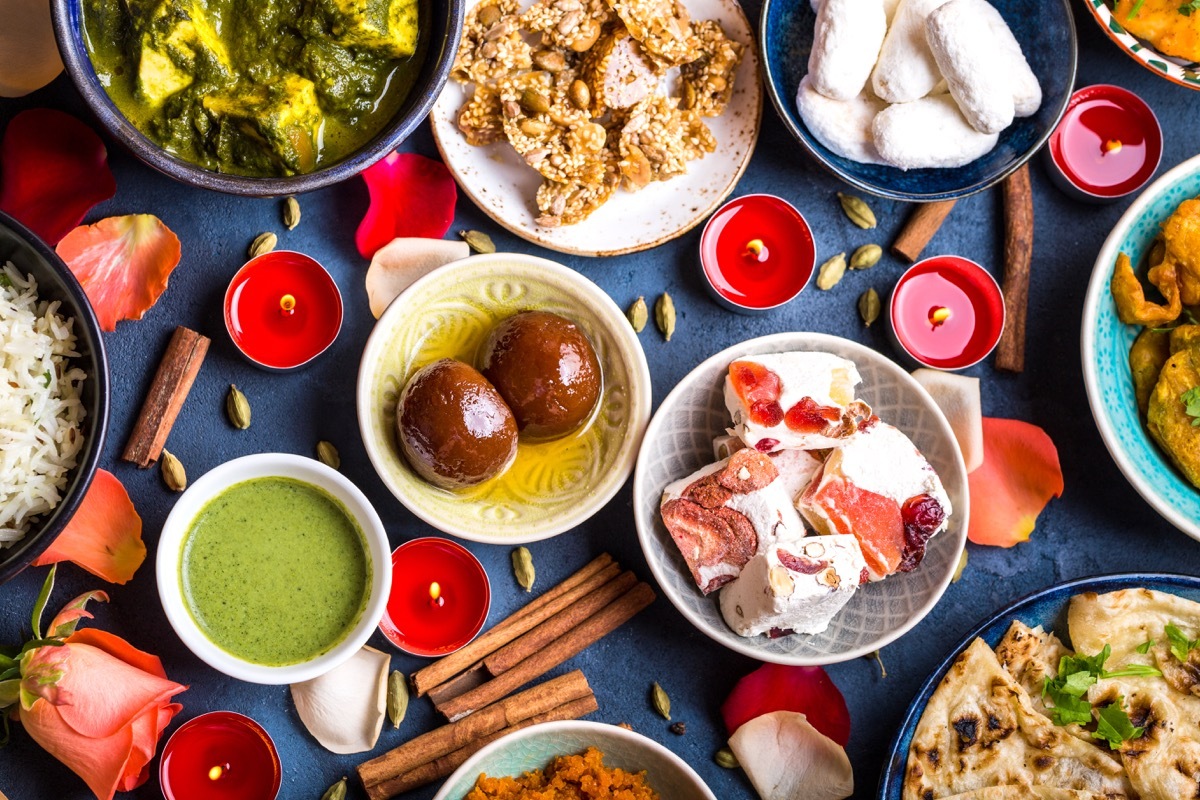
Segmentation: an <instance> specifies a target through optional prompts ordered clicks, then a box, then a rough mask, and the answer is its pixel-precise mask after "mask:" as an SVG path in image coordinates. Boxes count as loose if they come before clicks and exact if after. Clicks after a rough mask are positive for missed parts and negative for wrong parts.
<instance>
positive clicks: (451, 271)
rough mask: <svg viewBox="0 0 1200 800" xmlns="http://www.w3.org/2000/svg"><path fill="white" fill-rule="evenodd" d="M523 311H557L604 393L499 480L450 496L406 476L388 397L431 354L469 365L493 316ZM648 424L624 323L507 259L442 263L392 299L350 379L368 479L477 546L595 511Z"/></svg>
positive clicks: (555, 278) (585, 283)
mask: <svg viewBox="0 0 1200 800" xmlns="http://www.w3.org/2000/svg"><path fill="white" fill-rule="evenodd" d="M526 309H538V310H542V311H551V312H554V313H557V314H561V315H562V316H564V317H567V318H568V319H570V320H572V321H573V322H575V323H576V324H577V325H579V327H580V328H581V329H582V330H583V332H584V333H585V334H586V335H587V337H588V339H589V340H590V341H591V343H592V346H593V347H594V348H595V350H596V355H597V357H598V358H599V360H600V369H601V373H602V375H603V381H604V387H603V392H602V394H601V398H600V402H599V403H598V404H597V411H596V413H595V414H594V416H593V418H592V419H591V420H590V421H589V423H588V424H587V425H585V426H584V428H583V429H581V431H580V432H578V433H576V434H573V435H571V436H570V437H567V438H564V439H557V440H555V441H551V442H541V443H531V442H524V441H523V442H521V443H520V446H519V448H518V452H517V460H516V462H515V463H514V464H513V466H512V467H511V468H510V469H509V471H508V472H507V473H506V474H505V475H503V476H500V477H498V478H494V479H492V480H490V481H488V482H486V483H484V484H481V485H480V486H477V487H473V488H471V489H467V490H462V491H457V492H451V491H446V490H444V489H439V488H437V487H435V486H433V485H431V484H429V483H427V482H426V481H425V480H424V479H422V478H421V477H420V476H419V475H417V473H416V472H414V471H413V470H412V468H411V467H409V465H408V463H407V462H406V461H405V460H404V456H403V455H402V454H401V452H400V448H399V445H398V443H397V440H396V434H395V429H396V399H397V397H399V395H400V392H401V390H402V389H403V388H404V385H405V383H406V382H407V381H408V378H409V377H410V376H411V375H412V374H413V373H414V372H415V371H416V370H418V369H420V368H421V367H423V366H425V365H426V364H428V363H430V362H432V361H435V360H437V359H438V358H442V357H456V358H460V359H462V360H464V361H468V362H473V361H474V360H475V354H476V351H477V350H478V348H479V346H480V344H482V342H483V340H484V338H485V337H486V336H487V332H488V330H489V329H490V328H491V326H492V325H493V324H494V323H495V322H497V321H498V320H499V319H502V318H504V317H507V316H509V315H511V314H515V313H516V312H518V311H522V310H526ZM649 419H650V370H649V368H648V367H647V366H646V356H645V353H643V352H642V346H641V344H640V343H639V342H638V339H637V335H636V334H635V333H634V331H633V329H632V328H631V327H630V325H629V321H628V320H627V319H626V318H625V314H624V313H623V312H622V311H621V309H619V308H618V307H617V305H616V304H615V303H614V302H613V301H612V300H611V299H610V298H609V296H608V295H607V294H605V293H604V291H603V290H602V289H600V287H598V286H596V284H594V283H592V282H591V281H589V280H588V279H587V278H585V277H583V276H582V275H580V274H579V273H577V272H575V271H574V270H571V269H568V268H567V267H564V266H562V265H561V264H557V263H555V262H553V261H547V260H546V259H542V258H535V257H533V256H526V255H519V254H515V253H495V254H490V255H478V256H472V257H471V258H466V259H463V260H462V261H456V262H454V263H453V264H447V265H446V266H444V267H441V268H440V269H437V270H435V271H434V272H431V273H430V274H428V275H426V276H425V277H423V278H421V279H420V280H418V281H417V282H416V283H414V284H413V285H412V286H410V287H409V288H408V289H406V290H405V291H404V293H403V294H401V295H400V296H399V297H397V298H396V300H395V301H393V303H392V304H391V305H390V306H388V309H387V311H385V312H384V314H383V316H382V317H380V319H379V322H377V323H376V325H375V329H374V331H372V333H371V337H370V338H369V339H368V340H367V346H366V349H365V350H364V351H363V357H362V363H361V365H360V367H359V373H358V425H359V430H360V431H361V433H362V437H363V442H364V443H365V445H366V448H367V455H368V456H370V459H371V463H372V464H373V465H374V466H375V471H376V472H378V473H379V477H380V478H381V479H382V480H383V482H384V483H385V484H386V485H387V487H388V488H389V489H390V490H391V491H392V494H394V495H396V497H397V498H398V499H399V500H400V502H401V503H403V504H404V505H405V506H406V507H407V508H408V510H409V511H411V512H412V513H414V514H416V515H417V516H418V517H419V518H421V519H422V520H424V521H425V522H428V523H429V524H430V525H432V526H433V527H435V528H437V529H438V530H440V531H443V532H445V533H449V534H452V535H454V536H458V537H461V538H463V539H468V540H470V541H474V542H483V543H485V544H520V543H524V542H536V541H540V540H542V539H548V538H550V537H551V536H556V535H558V534H560V533H563V532H564V531H568V530H570V529H571V528H574V527H575V526H577V525H579V524H580V523H582V522H583V521H584V520H586V519H588V518H589V517H591V516H592V515H593V514H595V513H596V512H597V511H599V510H600V509H601V508H602V507H603V506H604V504H605V503H607V502H608V501H609V500H610V499H612V497H613V495H615V494H616V493H617V491H618V490H619V489H620V488H621V486H622V485H623V484H624V483H625V480H626V479H627V478H628V477H629V474H630V473H631V472H632V471H633V464H634V461H635V459H636V458H637V452H638V448H639V446H640V445H641V441H642V434H643V433H645V430H646V424H647V422H648V421H649Z"/></svg>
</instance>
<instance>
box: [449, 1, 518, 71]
mask: <svg viewBox="0 0 1200 800" xmlns="http://www.w3.org/2000/svg"><path fill="white" fill-rule="evenodd" d="M517 8H518V3H517V0H483V2H481V3H479V4H478V5H476V6H475V8H473V9H472V10H471V12H470V13H469V14H468V15H467V21H466V24H465V25H464V26H463V37H462V43H461V44H460V45H459V46H458V54H457V55H456V56H455V58H454V66H453V68H452V69H451V70H450V77H452V78H454V80H456V81H458V82H459V83H467V82H469V81H475V82H476V83H492V82H494V81H496V80H498V79H500V78H503V77H505V76H508V75H512V74H513V73H515V72H518V71H520V70H525V69H529V68H530V67H531V66H532V64H533V62H532V59H531V57H530V50H529V45H528V44H526V43H525V40H524V39H523V38H522V37H521V24H520V19H519V18H518V16H517Z"/></svg>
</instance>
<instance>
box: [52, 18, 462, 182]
mask: <svg viewBox="0 0 1200 800" xmlns="http://www.w3.org/2000/svg"><path fill="white" fill-rule="evenodd" d="M51 4H52V10H53V14H54V34H55V36H56V37H57V39H58V49H59V51H60V52H61V53H62V59H63V64H64V65H65V66H66V70H67V73H68V74H69V75H70V76H71V80H72V81H74V82H75V86H76V88H77V89H79V93H80V94H82V95H83V99H84V100H85V101H86V102H87V104H88V106H89V107H90V108H91V110H92V112H93V113H94V114H95V115H96V116H97V117H98V118H99V119H100V122H101V123H102V124H103V125H104V127H105V128H107V129H108V131H109V133H111V134H112V135H113V137H114V138H115V139H117V141H119V142H122V143H123V144H125V145H126V146H127V147H128V148H129V149H130V150H132V151H133V152H134V154H135V155H137V157H138V158H140V159H141V160H142V161H145V162H146V163H147V164H149V165H150V166H152V167H154V168H155V169H157V170H158V171H160V172H162V173H165V174H166V175H170V176H171V177H172V178H175V179H176V180H179V181H182V182H184V183H187V184H191V185H192V186H199V187H202V188H204V189H214V190H216V191H218V192H228V193H229V194H240V195H247V196H250V197H275V196H280V195H288V194H299V193H301V192H307V191H311V190H313V189H319V188H321V187H322V186H328V185H330V184H332V183H337V182H339V181H344V180H346V179H347V178H352V177H354V176H355V175H357V174H358V173H360V172H362V171H363V170H364V169H366V168H367V167H369V166H371V165H372V164H374V163H375V162H376V161H378V160H379V159H381V158H383V157H384V156H385V155H387V154H388V153H390V152H392V151H393V150H395V149H396V148H397V147H398V146H399V145H400V143H401V142H403V141H404V140H405V139H406V138H407V137H408V135H409V134H410V133H412V132H413V130H414V129H415V128H416V127H417V125H419V124H421V121H422V120H424V119H425V117H426V116H427V115H428V114H429V109H430V108H431V107H432V106H433V101H434V100H436V99H437V96H438V95H439V94H440V93H441V91H442V86H443V85H444V84H445V83H446V78H447V77H448V76H449V74H450V67H451V65H452V64H453V63H454V55H455V53H456V52H457V51H458V42H459V39H460V38H461V36H462V27H463V15H464V13H465V12H464V8H465V3H464V0H432V2H431V1H430V0H423V2H422V3H421V5H420V25H421V34H420V41H419V44H418V50H417V55H416V56H414V57H415V58H420V59H422V61H421V70H420V72H419V73H418V75H417V79H416V82H415V83H414V84H413V86H412V89H411V90H410V91H409V93H408V97H407V98H406V99H405V101H404V104H403V105H402V106H401V107H400V110H399V111H397V112H396V116H395V117H394V118H393V119H392V121H391V122H389V123H388V124H387V125H386V126H385V127H384V128H383V130H381V131H380V132H379V133H378V134H377V135H376V136H375V138H374V139H372V140H371V141H369V142H367V144H366V145H364V146H363V147H361V148H359V149H358V150H356V151H355V152H353V153H351V154H350V155H349V156H347V157H346V158H343V159H342V160H341V161H338V162H336V163H334V164H331V165H330V166H327V167H323V168H321V169H318V170H316V171H314V172H308V173H305V174H302V175H292V176H290V177H286V178H251V177H245V176H241V175H228V174H224V173H220V172H213V171H211V170H207V169H204V168H203V167H199V166H197V165H195V164H193V163H191V162H190V161H184V160H183V159H181V158H177V157H176V156H173V155H171V154H170V153H168V152H166V151H165V150H163V149H162V148H161V147H160V146H159V145H157V144H155V143H154V142H153V141H151V140H150V139H149V138H147V137H146V136H145V135H144V134H143V133H142V132H141V131H139V130H138V129H137V128H136V127H134V125H133V123H131V122H130V121H129V120H127V119H126V118H125V117H124V115H123V114H121V111H120V110H119V109H118V108H117V106H116V104H114V103H113V101H112V100H111V99H109V97H108V94H107V93H106V92H105V91H104V87H103V86H101V84H100V79H99V78H98V77H97V76H96V71H95V70H94V69H93V68H92V63H91V60H90V58H89V57H88V53H87V48H86V47H85V46H84V41H83V20H82V13H81V9H80V6H81V0H51Z"/></svg>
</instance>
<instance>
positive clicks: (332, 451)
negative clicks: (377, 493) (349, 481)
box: [317, 439, 342, 469]
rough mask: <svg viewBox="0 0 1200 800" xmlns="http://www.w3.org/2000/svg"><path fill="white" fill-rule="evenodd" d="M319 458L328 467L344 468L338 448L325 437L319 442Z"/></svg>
mask: <svg viewBox="0 0 1200 800" xmlns="http://www.w3.org/2000/svg"><path fill="white" fill-rule="evenodd" d="M317 459H318V460H320V462H321V463H322V464H324V465H325V466H327V467H333V468H334V469H341V468H342V457H341V456H340V455H338V451H337V448H336V447H334V446H333V442H327V441H325V440H324V439H322V440H321V441H319V442H317Z"/></svg>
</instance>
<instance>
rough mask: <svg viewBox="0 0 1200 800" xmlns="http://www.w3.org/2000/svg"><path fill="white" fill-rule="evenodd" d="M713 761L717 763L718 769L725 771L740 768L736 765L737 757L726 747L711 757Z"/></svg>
mask: <svg viewBox="0 0 1200 800" xmlns="http://www.w3.org/2000/svg"><path fill="white" fill-rule="evenodd" d="M713 761H715V762H717V766H718V767H724V768H725V769H737V768H738V767H740V766H741V764H739V763H738V760H737V756H735V755H734V754H733V751H732V750H730V749H729V748H728V747H722V748H721V749H720V750H718V751H717V752H716V753H715V754H714V755H713Z"/></svg>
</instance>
